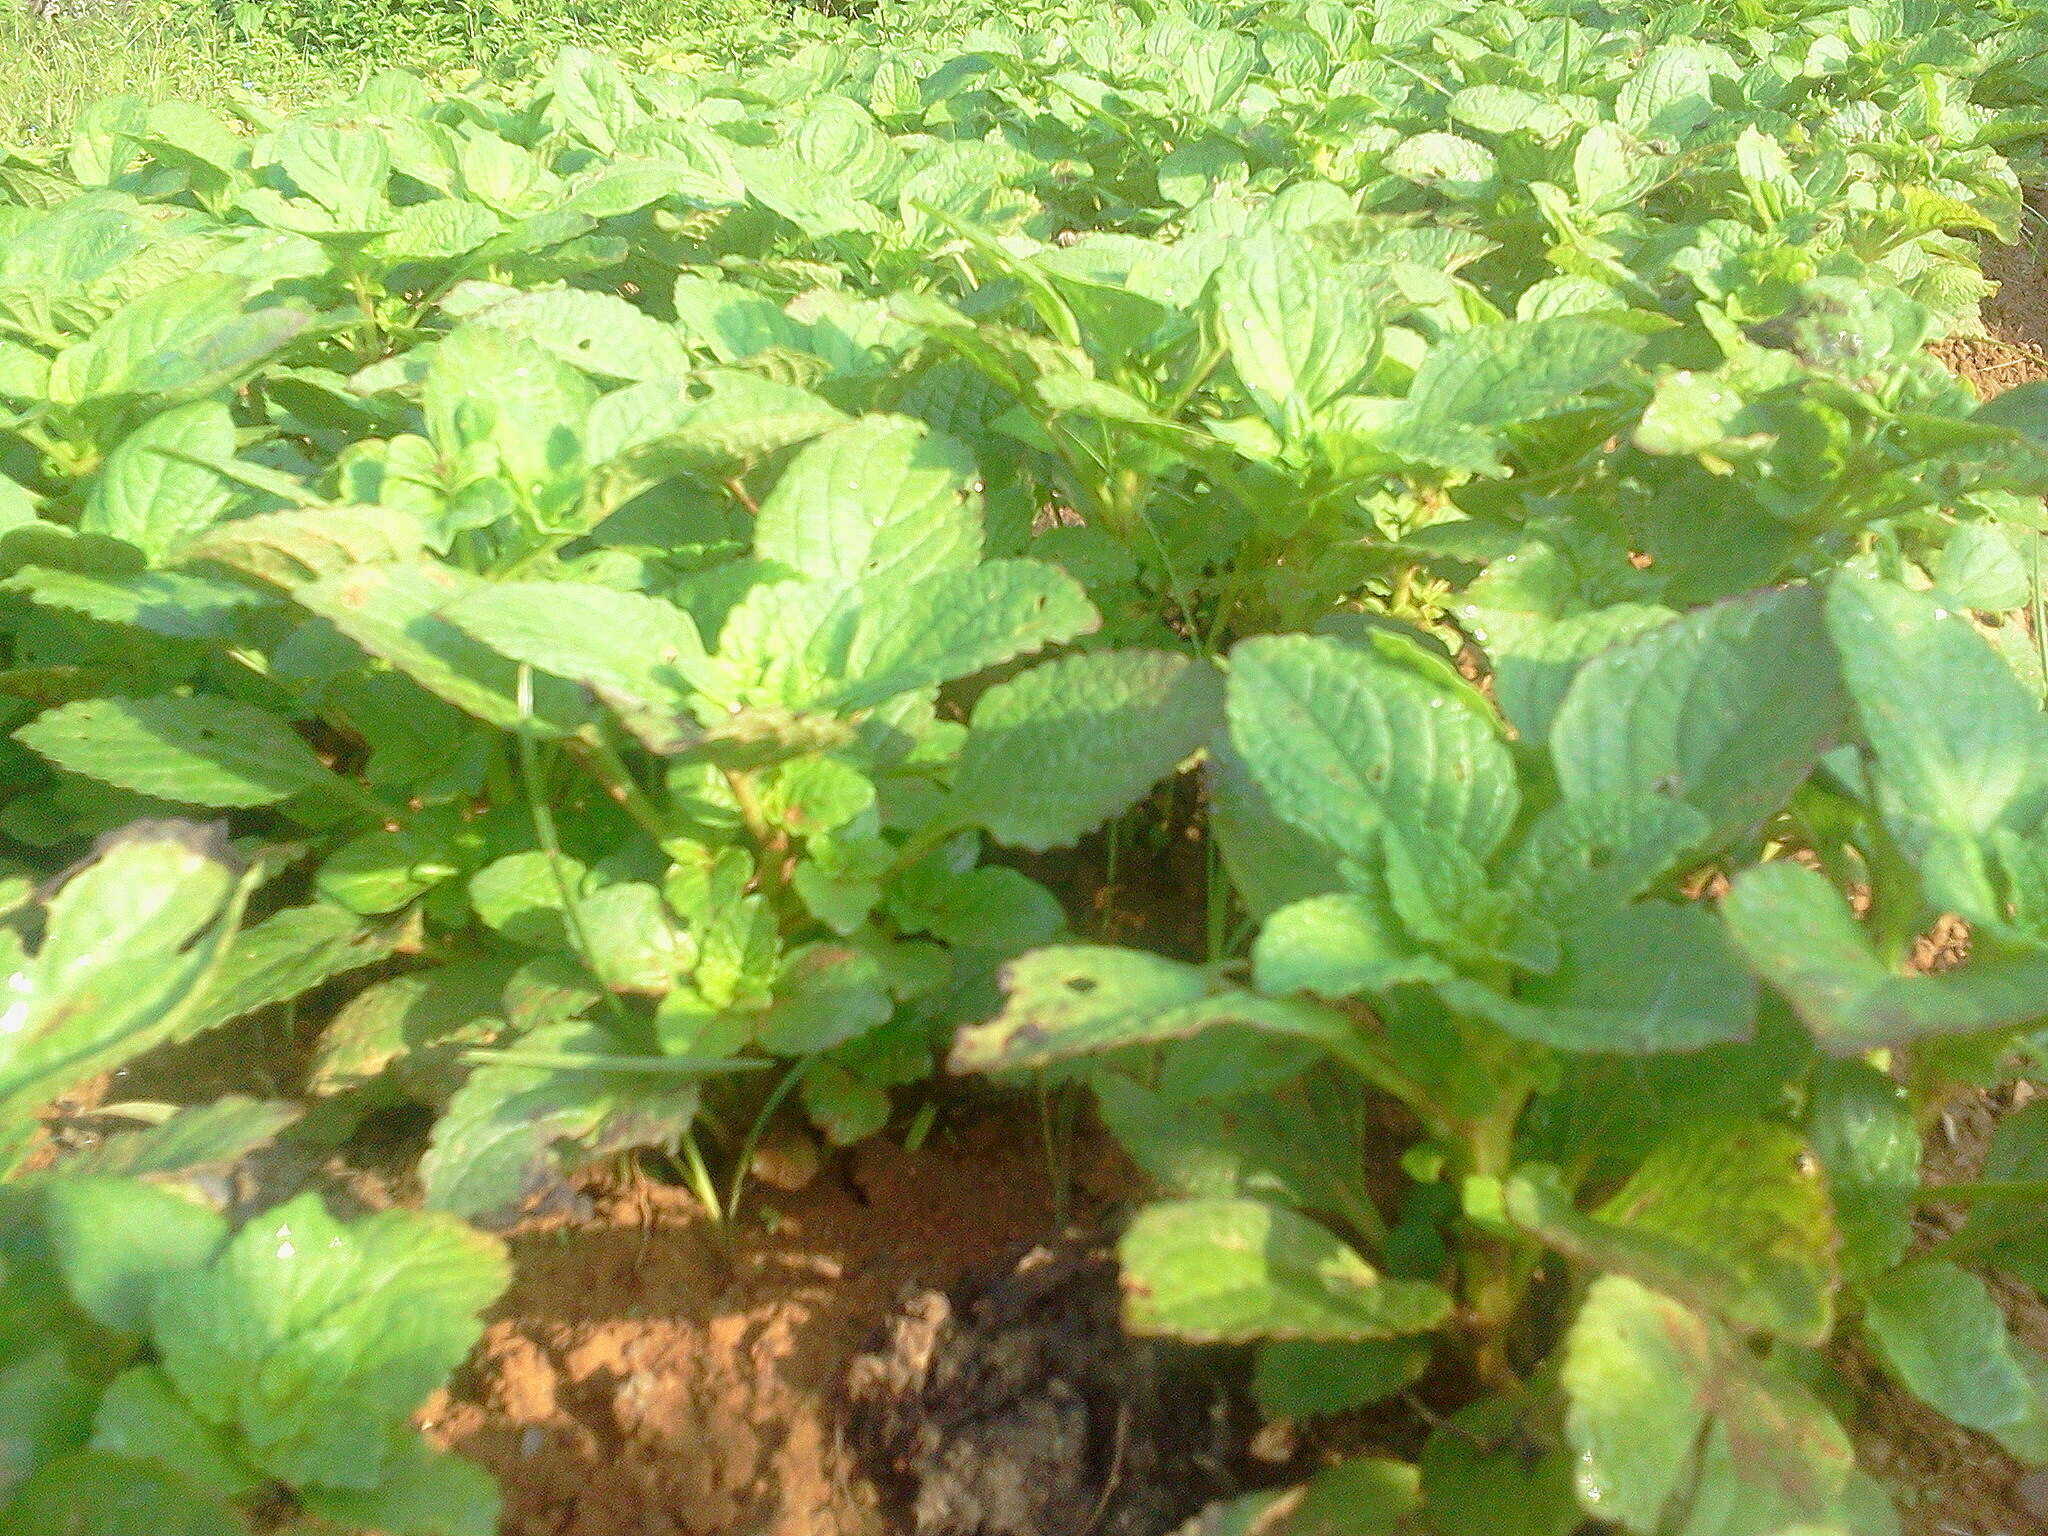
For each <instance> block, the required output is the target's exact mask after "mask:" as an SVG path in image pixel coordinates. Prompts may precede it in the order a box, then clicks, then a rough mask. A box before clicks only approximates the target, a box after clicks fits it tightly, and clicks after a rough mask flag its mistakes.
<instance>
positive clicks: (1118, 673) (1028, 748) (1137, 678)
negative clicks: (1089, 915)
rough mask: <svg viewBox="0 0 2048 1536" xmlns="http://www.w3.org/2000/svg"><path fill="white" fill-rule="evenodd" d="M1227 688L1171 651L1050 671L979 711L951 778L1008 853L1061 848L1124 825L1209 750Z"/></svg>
mask: <svg viewBox="0 0 2048 1536" xmlns="http://www.w3.org/2000/svg"><path fill="white" fill-rule="evenodd" d="M1222 705H1223V687H1222V680H1221V679H1220V678H1219V677H1218V676H1217V674H1216V672H1215V670H1214V669H1213V668H1212V667H1210V666H1208V665H1207V664H1206V663H1203V662H1198V661H1192V660H1190V659H1189V658H1188V657H1186V656H1180V655H1175V654H1171V653H1168V652H1163V651H1104V652H1096V653H1093V654H1090V655H1084V656H1068V657H1063V658H1061V659H1060V660H1058V661H1051V662H1047V663H1045V664H1044V665H1043V666H1038V667H1034V668H1032V669H1031V670H1030V671H1028V672H1025V673H1022V674H1021V675H1019V676H1017V677H1014V678H1012V679H1010V680H1009V681H1007V682H1004V683H999V684H997V685H996V686H995V687H994V688H991V689H990V690H989V691H988V692H987V693H985V694H983V695H982V696H981V698H980V699H979V700H978V701H977V702H976V704H975V707H974V713H973V716H972V717H971V719H970V721H969V726H968V733H967V740H966V742H965V744H964V745H963V746H962V748H961V752H960V761H959V765H958V767H957V769H956V771H955V775H954V790H955V793H956V797H957V804H958V805H959V807H960V808H961V809H962V810H964V811H965V812H967V813H968V814H971V815H972V816H973V817H974V819H975V820H976V821H978V822H979V823H980V824H981V825H982V826H985V827H987V828H988V829H989V831H990V832H991V833H993V834H994V836H995V838H996V840H997V841H998V842H1002V843H1006V844H1008V845H1009V846H1011V847H1016V848H1030V849H1034V850H1043V849H1046V848H1054V847H1063V846H1065V845H1067V844H1070V843H1073V842H1074V841H1076V840H1077V839H1079V838H1081V837H1082V836H1084V835H1086V834H1087V833H1089V832H1092V831H1093V830H1094V829H1095V828H1096V827H1098V826H1100V825H1102V823H1104V822H1105V821H1108V820H1109V819H1110V818H1111V817H1113V816H1116V815H1119V814H1120V813H1122V812H1123V811H1124V810H1126V809H1127V808H1128V807H1129V806H1131V805H1132V804H1133V803H1134V802H1136V801H1137V800H1138V799H1139V798H1140V797H1142V796H1143V795H1144V794H1145V793H1146V791H1147V790H1149V789H1150V788H1151V787H1152V786H1153V785H1154V784H1155V783H1157V782H1158V781H1159V780H1160V779H1162V778H1164V777H1166V775H1168V774H1170V773H1172V772H1173V770H1174V768H1175V767H1176V766H1178V765H1179V764H1180V763H1181V762H1183V761H1185V760H1186V759H1187V758H1188V757H1190V756H1192V755H1193V754H1194V752H1195V751H1196V750H1197V749H1198V748H1199V747H1200V746H1201V745H1202V743H1203V742H1205V741H1206V740H1207V739H1208V738H1209V736H1210V734H1211V733H1212V732H1213V731H1214V730H1215V728H1216V725H1217V723H1218V721H1219V719H1220V717H1221V714H1222Z"/></svg>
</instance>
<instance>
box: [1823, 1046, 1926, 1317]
mask: <svg viewBox="0 0 2048 1536" xmlns="http://www.w3.org/2000/svg"><path fill="white" fill-rule="evenodd" d="M1806 1134H1807V1137H1808V1139H1809V1140H1810V1141H1812V1143H1813V1151H1814V1155H1815V1156H1816V1157H1818V1158H1819V1159H1820V1166H1821V1172H1822V1173H1824V1174H1825V1175H1826V1176H1827V1181H1828V1190H1829V1193H1830V1194H1831V1195H1832V1196H1833V1197H1834V1204H1835V1223H1836V1225H1837V1226H1839V1227H1840V1228H1841V1231H1842V1267H1843V1269H1844V1271H1845V1272H1846V1273H1847V1275H1848V1276H1849V1278H1850V1279H1852V1280H1864V1281H1867V1280H1872V1279H1875V1278H1876V1277H1877V1276H1879V1275H1882V1274H1884V1273H1885V1272H1886V1271H1887V1270H1889V1269H1891V1268H1892V1266H1894V1265H1895V1264H1897V1263H1898V1262H1899V1260H1900V1259H1901V1258H1902V1257H1903V1256H1904V1255H1905V1252H1906V1244H1907V1242H1908V1241H1909V1240H1910V1239H1911V1237H1912V1215H1913V1203H1914V1197H1915V1196H1916V1195H1917V1194H1918V1193H1919V1189H1920V1132H1919V1129H1918V1128H1917V1127H1916V1126H1915V1125H1914V1123H1913V1107H1912V1102H1911V1100H1910V1098H1909V1097H1908V1095H1907V1093H1906V1091H1905V1089H1904V1088H1902V1087H1901V1086H1899V1085H1898V1084H1897V1083H1894V1082H1893V1081H1892V1080H1891V1079H1890V1078H1888V1077H1886V1076H1885V1075H1884V1074H1883V1073H1882V1072H1879V1071H1878V1070H1877V1069H1876V1068H1875V1067H1872V1066H1870V1065H1869V1064H1868V1063H1867V1062H1861V1061H1822V1062H1819V1063H1818V1064H1816V1066H1815V1068H1814V1076H1813V1087H1812V1090H1811V1097H1810V1099H1809V1102H1808V1105H1807V1111H1806Z"/></svg>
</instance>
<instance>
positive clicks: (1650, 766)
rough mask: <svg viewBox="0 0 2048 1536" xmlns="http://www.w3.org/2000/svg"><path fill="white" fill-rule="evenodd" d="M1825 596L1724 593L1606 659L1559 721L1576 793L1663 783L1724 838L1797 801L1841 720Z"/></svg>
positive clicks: (1565, 779) (1570, 788) (1584, 672)
mask: <svg viewBox="0 0 2048 1536" xmlns="http://www.w3.org/2000/svg"><path fill="white" fill-rule="evenodd" d="M1843 707H1844V700H1843V698H1842V689H1841V683H1840V680H1839V678H1838V677H1837V675H1836V672H1835V667H1834V664H1833V661H1832V659H1831V657H1830V648H1829V646H1828V644H1827V638H1826V632H1825V631H1824V629H1823V628H1822V626H1821V614H1820V598H1819V596H1818V594H1816V593H1815V592H1813V591H1812V590H1810V589H1808V588H1803V587H1793V588H1786V589H1783V590H1779V591H1774V592H1765V593H1761V594H1759V595H1757V596H1755V597H1748V598H1742V599H1739V600H1736V601H1733V602H1725V603H1718V604H1716V605H1714V606H1712V607H1709V608H1704V609H1701V610H1700V611H1698V612H1697V613H1693V614H1688V615H1687V616H1686V617H1684V618H1682V619H1678V620H1676V621H1674V622H1673V623H1670V624H1666V625H1663V626H1661V627H1659V628H1657V629H1653V630H1650V631H1649V632H1648V633H1646V634H1643V635H1640V636H1638V637H1636V638H1635V639H1633V640H1627V641H1624V642H1623V643H1621V644H1620V645H1617V646H1615V647H1614V648H1613V649H1611V650H1608V651H1604V652H1602V653H1601V654H1600V655H1598V656H1596V657H1594V658H1593V659H1592V660H1591V661H1589V662H1587V663H1586V664H1585V666H1584V667H1583V668H1581V669H1580V672H1579V675H1578V676H1577V678H1575V679H1574V680H1573V682H1572V685H1571V688H1570V689H1569V691H1567V693H1566V694H1565V698H1564V703H1563V704H1562V705H1561V706H1560V707H1559V708H1558V711H1557V716H1556V718H1555V720H1554V721H1553V722H1552V724H1551V731H1550V755H1551V759H1552V761H1553V762H1554V763H1555V764H1556V766H1557V777H1558V782H1559V783H1560V785H1562V787H1563V789H1564V791H1565V793H1566V794H1567V795H1568V796H1571V797H1573V798H1581V797H1585V796H1590V795H1624V794H1661V795H1669V796H1670V797H1672V798H1673V799H1676V800H1681V801H1684V802H1685V803H1686V804H1687V805H1690V806H1692V807H1693V808H1694V809H1695V810H1698V811H1700V812H1701V813H1703V814H1704V815H1705V816H1706V818H1707V820H1708V821H1709V822H1710V823H1711V824H1712V828H1713V830H1712V833H1711V834H1710V836H1709V837H1708V839H1707V841H1706V843H1705V844H1704V847H1705V848H1707V849H1712V848H1717V847H1720V846H1722V845H1724V844H1726V843H1727V842H1729V841H1731V840H1732V839H1734V838H1736V837H1738V836H1740V835H1742V834H1743V833H1744V832H1746V831H1748V830H1749V829H1750V828H1752V827H1754V826H1756V825H1757V824H1758V823H1760V822H1761V821H1763V820H1764V818H1765V817H1767V816H1769V815H1771V814H1772V813H1773V812H1775V811H1776V810H1778V809H1779V807H1780V806H1782V805H1783V804H1784V802H1785V801H1786V799H1787V798H1788V797H1789V796H1790V795H1791V793H1792V791H1793V790H1794V789H1796V788H1797V787H1798V786H1799V784H1800V783H1801V781H1803V780H1804V779H1805V778H1806V776H1807V775H1808V773H1810V772H1811V771H1812V769H1813V765H1814V763H1815V762H1816V761H1817V760H1818V759H1819V756H1820V754H1821V753H1822V751H1824V750H1825V749H1826V748H1827V747H1828V746H1829V745H1830V744H1831V743H1832V740H1833V738H1834V735H1835V732H1836V730H1837V728H1838V727H1839V725H1840V723H1841V717H1842V711H1843Z"/></svg>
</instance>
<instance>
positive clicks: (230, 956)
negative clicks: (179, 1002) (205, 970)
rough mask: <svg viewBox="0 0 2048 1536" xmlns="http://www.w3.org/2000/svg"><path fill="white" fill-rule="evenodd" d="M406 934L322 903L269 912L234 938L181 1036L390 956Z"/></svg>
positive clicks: (397, 924)
mask: <svg viewBox="0 0 2048 1536" xmlns="http://www.w3.org/2000/svg"><path fill="white" fill-rule="evenodd" d="M404 932H405V928H404V924H403V922H402V921H395V922H392V923H386V924H381V925H380V924H376V923H371V922H366V921H364V919H363V918H362V917H360V916H359V915H358V914H356V913H354V912H351V911H349V910H348V909H347V908H346V907H341V906H337V905H335V904H334V903H333V902H328V901H315V902H311V903H309V904H307V905H306V906H302V907H285V908H283V909H281V910H280V911H277V912H273V913H271V915H270V916H268V917H266V918H265V919H263V921H262V922H260V923H255V924H252V925H251V926H250V927H247V928H244V929H243V930H242V931H241V932H240V933H238V934H236V935H235V936H234V940H233V942H232V943H230V944H229V945H228V946H227V950H226V953H225V954H224V955H223V956H222V957H221V963H220V968H219V970H218V971H217V972H216V973H215V974H214V975H213V976H212V977H211V978H210V979H209V980H208V982H207V984H206V986H205V987H204V989H203V990H202V991H201V993H200V995H199V997H198V999H197V1000H196V1002H195V1003H194V1006H193V1010H192V1015H191V1017H190V1018H189V1019H188V1020H187V1021H186V1022H185V1023H184V1024H183V1025H181V1026H180V1029H179V1035H180V1037H181V1038H183V1037H185V1036H189V1035H193V1034H197V1033H198V1032H199V1031H200V1030H202V1029H211V1028H212V1027H213V1026H214V1025H216V1024H225V1023H227V1022H228V1020H230V1019H238V1018H240V1017H241V1016H242V1015H243V1014H245V1013H253V1012H255V1011H256V1010H257V1009H258V1008H265V1007H269V1006H270V1005H271V1004H273V1003H282V1002H288V1001H290V1000H291V999H292V998H295V997H297V996H298V995H299V994H300V993H301V992H304V991H307V990H308V989H309V988H312V987H315V986H318V985H319V984H320V983H321V982H323V981H328V980H331V979H332V978H334V977H336V976H341V975H345V974H347V973H348V972H350V971H355V970H360V969H362V968H363V967H364V966H366V965H374V964H375V963H376V962H378V961H379V960H383V959H386V958H388V957H389V956H390V955H391V953H392V951H393V950H394V949H396V948H397V946H398V944H399V943H400V942H401V940H402V938H403V936H404Z"/></svg>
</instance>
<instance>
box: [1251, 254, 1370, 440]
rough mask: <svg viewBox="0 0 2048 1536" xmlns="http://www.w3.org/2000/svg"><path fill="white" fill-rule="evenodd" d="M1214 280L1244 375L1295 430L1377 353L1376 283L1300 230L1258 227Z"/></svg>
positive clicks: (1279, 423) (1269, 411)
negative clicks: (1299, 232)
mask: <svg viewBox="0 0 2048 1536" xmlns="http://www.w3.org/2000/svg"><path fill="white" fill-rule="evenodd" d="M1215 284H1216V286H1215V299H1214V303H1215V307H1216V320H1217V326H1218V329H1219V330H1220V331H1221V333H1222V336H1223V339H1224V341H1225V343H1226V344H1227V345H1228V346H1229V348H1230V357H1231V362H1232V363H1233V365H1234V366H1235V367H1236V369H1237V375H1238V377H1239V378H1240V379H1241V380H1243V381H1244V385H1245V387H1246V389H1248V390H1249V391H1250V392H1251V394H1252V398H1253V399H1254V400H1255V401H1256V402H1257V403H1258V405H1259V408H1260V410H1261V411H1263V412H1264V413H1265V415H1266V418H1267V420H1269V421H1270V422H1272V423H1273V425H1274V426H1275V427H1278V428H1280V429H1282V430H1284V431H1286V432H1287V433H1288V434H1289V435H1290V436H1295V437H1299V436H1300V435H1302V433H1303V432H1305V431H1306V430H1307V427H1308V423H1309V421H1310V419H1311V418H1312V417H1313V416H1314V414H1315V413H1316V412H1317V411H1319V410H1321V409H1322V408H1323V406H1324V405H1326V404H1328V403H1329V402H1330V401H1331V400H1333V399H1335V398H1336V397H1337V396H1338V395H1341V394H1344V393H1345V392H1346V391H1348V390H1350V389H1351V388H1352V387H1353V386H1355V385H1356V384H1357V383H1358V381H1359V380H1360V379H1362V378H1364V377H1365V375H1367V374H1368V373H1370V372H1371V371H1372V368H1373V365H1374V363H1375V362H1377V361H1378V359H1379V347H1380V315H1379V306H1378V305H1377V303H1375V302H1374V298H1373V285H1372V284H1371V283H1370V282H1369V281H1367V280H1366V278H1365V277H1364V275H1363V274H1362V273H1358V272H1354V271H1349V270H1347V269H1346V268H1345V267H1344V266H1343V265H1342V264H1341V263H1339V262H1338V261H1337V260H1336V259H1335V258H1334V257H1333V256H1332V255H1330V254H1329V252H1328V250H1327V249H1326V248H1325V247H1321V246H1318V245H1315V244H1313V243H1312V242H1310V241H1309V240H1307V239H1306V238H1305V237H1303V236H1300V235H1294V234H1289V233H1284V232H1282V231H1279V230H1275V229H1272V228H1265V229H1261V230H1259V231H1258V232H1257V233H1255V234H1253V235H1252V236H1251V237H1250V238H1249V239H1247V240H1244V241H1241V242H1239V243H1238V244H1236V245H1234V246H1233V247H1232V249H1231V251H1230V254H1229V255H1228V256H1226V257H1225V258H1224V261H1223V265H1222V266H1221V267H1220V268H1218V269H1217V273H1216V279H1215Z"/></svg>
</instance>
